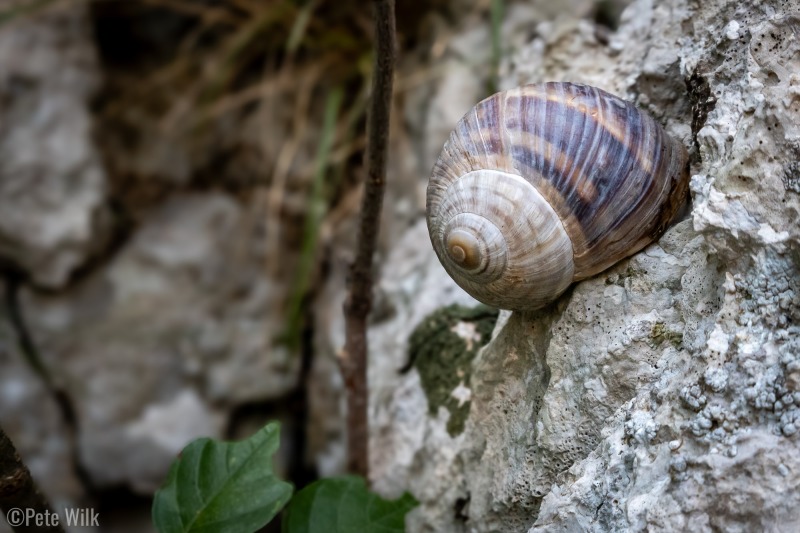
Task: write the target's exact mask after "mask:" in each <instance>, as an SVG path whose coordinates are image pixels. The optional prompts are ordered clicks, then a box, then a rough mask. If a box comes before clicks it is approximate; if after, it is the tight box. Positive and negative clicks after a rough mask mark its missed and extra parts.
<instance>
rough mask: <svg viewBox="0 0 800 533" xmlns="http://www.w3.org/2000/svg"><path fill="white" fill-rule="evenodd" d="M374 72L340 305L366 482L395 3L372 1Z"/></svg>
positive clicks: (352, 418) (353, 424)
mask: <svg viewBox="0 0 800 533" xmlns="http://www.w3.org/2000/svg"><path fill="white" fill-rule="evenodd" d="M372 5H373V17H374V23H375V44H376V50H375V69H374V71H373V79H372V99H371V102H370V107H369V113H368V116H367V139H368V140H367V156H366V160H367V178H366V182H365V184H364V196H363V197H362V202H361V219H360V224H359V231H358V245H357V246H358V248H357V250H356V258H355V261H354V262H353V264H352V266H351V269H350V280H349V289H350V290H349V294H348V297H347V300H346V301H345V304H344V313H345V347H344V351H343V352H342V353H341V356H340V361H339V364H340V366H341V369H342V376H343V377H344V383H345V387H346V389H347V438H348V461H347V462H348V467H349V470H350V471H351V472H353V473H354V474H358V475H361V476H364V477H365V478H367V477H368V473H369V472H368V466H369V455H368V451H369V450H368V438H369V433H368V424H367V420H368V417H367V408H368V388H367V316H368V315H369V311H370V308H371V307H372V259H373V256H374V254H375V248H376V244H377V240H378V231H379V228H380V213H381V207H382V204H383V193H384V190H385V188H386V157H387V144H388V139H389V118H390V110H391V102H392V77H393V75H394V63H395V54H396V51H395V18H394V0H373V2H372Z"/></svg>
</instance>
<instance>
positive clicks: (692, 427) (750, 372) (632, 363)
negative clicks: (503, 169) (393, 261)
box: [372, 0, 800, 532]
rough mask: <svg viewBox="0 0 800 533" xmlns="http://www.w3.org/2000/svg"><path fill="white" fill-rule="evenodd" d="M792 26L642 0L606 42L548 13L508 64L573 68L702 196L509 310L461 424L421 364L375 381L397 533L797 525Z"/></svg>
mask: <svg viewBox="0 0 800 533" xmlns="http://www.w3.org/2000/svg"><path fill="white" fill-rule="evenodd" d="M798 30H800V11H798V8H797V6H796V5H793V4H792V3H787V2H779V1H766V2H754V3H748V4H747V5H745V4H742V3H740V2H732V1H722V0H718V1H713V2H706V3H695V2H686V1H684V0H670V1H667V2H658V3H655V2H651V1H637V2H634V3H633V4H631V5H630V6H629V7H628V8H627V9H626V11H625V12H624V13H623V15H622V19H621V24H620V27H619V29H618V31H616V32H614V33H603V32H599V31H597V28H595V27H593V25H592V24H591V23H590V22H588V21H578V20H575V19H573V18H561V19H557V20H555V21H545V22H541V23H540V24H538V25H537V26H536V31H535V33H534V36H533V39H532V40H531V41H530V42H529V44H528V45H527V46H525V47H522V48H521V49H519V50H518V51H517V52H516V53H515V54H514V55H512V57H510V58H509V60H508V61H507V62H506V64H505V65H504V69H505V70H504V72H505V73H506V75H505V77H504V81H503V83H504V85H505V86H513V85H517V84H520V83H528V82H537V81H543V80H546V79H554V80H570V81H581V82H586V83H590V84H593V85H597V86H600V87H601V88H604V89H607V90H609V91H611V92H615V93H617V94H619V95H621V96H623V97H627V98H629V99H632V100H634V101H636V102H637V103H638V104H639V105H641V106H642V107H644V108H645V109H647V110H649V111H650V112H651V113H652V114H653V115H654V116H655V117H656V118H657V119H658V120H659V121H661V122H662V123H664V124H665V125H666V126H667V129H668V130H669V132H670V133H671V134H672V135H673V136H675V137H676V138H678V139H681V140H683V141H684V143H685V144H686V145H687V146H688V147H690V148H692V151H693V156H694V161H693V165H692V174H693V177H692V197H693V204H692V208H691V212H690V213H689V214H688V215H687V219H686V220H684V221H683V222H680V223H679V224H677V225H675V226H674V227H673V228H671V229H670V230H669V231H668V232H667V233H666V234H665V235H664V236H663V237H662V239H661V240H660V241H659V242H658V243H656V244H653V245H651V246H650V247H648V248H646V249H645V250H644V251H643V252H641V253H639V254H637V255H636V256H634V257H633V258H631V259H629V260H626V261H623V262H621V263H619V264H618V265H616V266H615V267H613V268H612V269H610V270H608V271H606V272H604V273H602V274H600V275H599V276H597V277H595V278H593V279H590V280H587V281H585V282H583V283H580V284H579V285H577V286H575V287H574V289H573V290H571V291H570V292H568V294H567V295H565V296H564V297H563V298H561V299H560V300H559V301H558V302H556V303H555V304H554V305H553V306H552V307H551V308H548V309H544V310H542V311H539V312H535V313H528V314H520V313H515V314H513V315H511V316H510V317H508V316H504V317H503V318H504V319H505V320H501V321H500V323H499V324H498V326H497V328H496V330H495V334H494V338H493V340H492V342H491V343H490V344H489V345H488V346H487V347H486V348H484V350H483V351H482V352H481V353H480V354H479V355H478V357H477V358H476V360H475V361H474V364H473V372H472V378H471V380H470V382H469V384H467V385H465V387H466V389H468V393H469V397H470V398H471V408H470V413H469V416H468V418H467V420H466V425H465V428H464V431H463V433H461V434H457V435H456V436H451V435H450V434H448V431H447V423H448V418H449V416H450V414H449V413H448V412H447V411H446V410H444V409H440V410H439V412H438V413H437V414H436V415H433V416H432V415H430V414H429V410H428V398H426V396H425V393H424V390H423V387H422V386H421V382H420V377H419V375H418V373H417V372H416V370H415V369H412V370H411V371H410V372H409V373H408V374H406V375H404V376H402V377H401V378H400V383H399V384H397V383H394V382H390V381H388V379H386V380H381V379H377V378H376V379H374V380H373V384H377V387H378V388H379V390H376V391H374V401H375V405H374V408H373V419H372V421H373V428H374V430H373V431H374V433H373V440H372V449H373V450H375V452H374V454H373V464H372V473H373V480H374V484H375V486H376V487H377V488H378V489H379V490H381V491H382V492H384V493H386V494H388V495H396V494H398V493H399V492H402V491H403V490H410V491H411V492H412V493H413V494H414V495H415V496H416V497H417V498H418V499H419V500H420V502H421V505H420V507H418V508H417V509H416V510H415V511H413V512H412V514H411V515H410V516H409V517H408V519H407V520H408V521H407V525H408V529H409V530H410V531H420V532H423V531H453V532H459V531H463V532H466V531H469V532H489V531H509V532H516V531H519V532H525V531H537V532H538V531H687V530H691V531H754V530H755V531H761V530H764V531H794V530H797V529H798V528H800V512H798V509H800V506H798V504H800V495H798V494H799V493H798V491H797V486H798V484H800V481H798V480H799V479H800V477H798V472H800V460H799V459H798V458H800V453H798V452H800V444H798V436H797V431H798V423H800V416H798V406H800V377H798V376H800V370H798V369H800V362H798V357H799V356H800V340H798V339H800V335H798V334H800V328H798V326H797V324H798V319H800V293H798V290H800V272H798V265H800V246H798V244H800V227H798V226H797V224H795V223H794V221H795V220H797V218H798V215H799V214H800V213H799V211H800V198H798V192H800V191H799V190H798V186H797V182H798V179H797V176H798V168H800V166H799V165H800V164H798V161H797V160H798V157H800V126H798V124H800V93H799V92H798V86H800V78H798V74H797V73H798V72H800V41H798V39H797V35H798ZM437 142H438V141H437V140H431V145H435V144H436V143H437ZM418 264H419V267H420V268H423V267H424V265H427V268H433V269H434V270H441V267H440V266H439V265H437V264H436V263H435V262H431V261H429V260H428V259H427V258H425V257H424V254H420V256H419V263H418ZM428 275H429V276H431V277H433V276H436V275H437V274H436V273H435V272H432V273H430V274H428ZM392 276H393V274H392V272H391V271H390V270H387V271H385V272H384V283H391V279H392ZM400 279H401V278H399V277H398V278H397V281H396V283H399V280H400ZM435 293H436V292H435V290H434V294H435ZM420 294H424V293H420ZM425 296H426V297H427V296H428V295H425ZM409 320H411V321H412V322H413V321H414V319H413V318H412V317H409V315H407V314H401V315H398V316H396V317H393V318H392V319H391V320H390V323H389V324H386V325H383V326H382V327H383V328H386V330H387V331H388V330H390V329H391V323H393V322H394V323H395V326H394V327H395V328H399V327H401V325H403V324H408V323H409ZM417 320H418V319H417ZM376 329H377V328H376ZM373 334H375V335H378V336H380V335H381V334H382V333H381V332H380V331H379V330H376V331H374V333H373ZM390 335H391V338H394V339H396V338H397V337H396V336H395V331H392V333H391V334H390ZM401 338H403V339H406V338H407V337H401ZM377 342H378V343H380V340H378V341H377ZM387 348H390V347H387ZM406 349H407V347H406V345H405V344H403V343H402V342H401V343H400V346H395V347H394V349H393V351H391V350H390V351H382V352H381V357H382V358H384V359H391V358H400V357H401V354H403V353H404V352H405V350H406ZM387 372H388V369H387ZM386 375H387V376H388V374H386ZM374 386H375V385H374ZM459 387H460V386H459ZM381 388H384V389H383V390H381ZM462 389H463V387H462ZM456 392H458V393H459V394H461V395H463V394H466V392H465V391H464V390H459V391H456V390H455V388H454V393H456Z"/></svg>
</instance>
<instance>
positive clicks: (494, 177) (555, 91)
mask: <svg viewBox="0 0 800 533" xmlns="http://www.w3.org/2000/svg"><path fill="white" fill-rule="evenodd" d="M688 174H689V169H688V156H687V153H686V149H685V148H684V147H683V146H682V145H681V144H680V143H678V142H677V141H675V140H673V139H671V138H670V137H668V136H667V134H666V133H665V132H664V130H663V129H662V128H661V126H660V125H659V124H657V123H656V122H655V121H654V120H653V119H652V118H651V117H650V116H649V115H647V114H645V113H643V112H641V111H639V110H638V109H636V107H635V106H634V105H633V104H631V103H629V102H626V101H624V100H621V99H620V98H617V97H616V96H613V95H611V94H609V93H607V92H605V91H602V90H600V89H597V88H594V87H589V86H587V85H580V84H576V83H546V84H541V85H527V86H524V87H519V88H516V89H511V90H509V91H505V92H501V93H497V94H495V95H493V96H490V97H489V98H487V99H485V100H483V101H481V102H480V103H478V105H476V106H475V107H474V108H473V109H472V110H471V111H470V112H469V113H467V114H466V115H465V116H464V118H462V119H461V120H460V121H459V122H458V124H457V125H456V128H455V130H454V131H453V132H452V133H451V134H450V138H449V139H448V141H447V143H446V144H445V145H444V149H443V150H442V153H441V155H440V156H439V160H438V161H437V163H436V165H435V166H434V169H433V176H432V177H431V180H430V183H429V184H428V193H427V221H428V231H429V232H430V236H431V241H432V242H433V248H434V250H435V251H436V254H437V255H438V257H439V260H440V261H441V263H442V265H443V266H444V268H445V269H446V270H447V272H448V273H449V274H450V276H451V277H452V278H453V279H454V280H455V281H456V282H457V283H458V284H459V285H460V286H461V288H463V289H464V290H465V291H467V292H468V293H470V294H471V295H472V296H473V297H474V298H476V299H477V300H480V301H481V302H484V303H485V304H488V305H491V306H494V307H497V308H500V309H512V310H529V309H537V308H540V307H543V306H544V305H546V304H548V303H549V302H551V301H553V300H554V299H555V298H557V297H558V296H559V295H560V294H561V293H562V292H564V291H565V290H566V289H567V287H568V286H569V285H570V284H571V283H572V282H574V281H578V280H581V279H584V278H588V277H590V276H593V275H595V274H597V273H599V272H601V271H603V270H605V269H606V268H608V267H610V266H611V265H613V264H614V263H616V262H617V261H619V260H621V259H623V258H625V257H627V256H629V255H631V254H633V253H635V252H637V251H639V250H641V249H642V248H643V247H645V246H646V245H647V244H649V243H651V242H652V241H654V240H655V239H656V238H658V236H659V235H661V233H663V231H664V230H665V229H666V228H667V225H668V224H669V222H670V220H671V219H672V218H673V216H674V215H675V213H676V211H678V209H679V208H680V207H681V206H682V205H683V204H684V202H685V201H686V194H687V187H688Z"/></svg>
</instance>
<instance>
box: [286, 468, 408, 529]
mask: <svg viewBox="0 0 800 533" xmlns="http://www.w3.org/2000/svg"><path fill="white" fill-rule="evenodd" d="M416 506H417V501H416V500H415V499H414V497H413V496H411V495H410V494H408V493H406V494H403V496H401V497H400V498H399V499H397V500H384V499H383V498H381V497H380V496H378V495H377V494H375V493H372V492H370V491H369V490H367V486H366V484H365V483H364V480H363V479H361V478H360V477H353V476H347V477H340V478H327V479H321V480H319V481H316V482H314V483H312V484H311V485H309V486H307V487H306V488H304V489H303V490H301V491H300V492H298V493H297V494H296V495H295V496H294V498H292V502H291V503H290V504H289V506H288V507H287V508H286V511H285V512H284V514H283V533H395V532H396V533H403V532H404V531H405V516H406V513H408V511H410V510H411V509H413V508H414V507H416Z"/></svg>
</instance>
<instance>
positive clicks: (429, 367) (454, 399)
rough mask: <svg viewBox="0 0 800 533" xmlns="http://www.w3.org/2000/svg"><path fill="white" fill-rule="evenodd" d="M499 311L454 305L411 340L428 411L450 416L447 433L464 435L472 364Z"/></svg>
mask: <svg viewBox="0 0 800 533" xmlns="http://www.w3.org/2000/svg"><path fill="white" fill-rule="evenodd" d="M497 314H498V311H497V310H495V309H492V308H490V307H487V306H485V305H480V306H477V307H472V308H469V307H465V306H462V305H458V304H453V305H450V306H447V307H444V308H442V309H438V310H437V311H435V312H434V313H432V314H431V315H430V316H428V317H427V318H426V319H425V320H423V321H422V323H421V324H420V325H419V326H417V328H416V329H415V330H414V332H413V333H412V334H411V338H410V339H409V348H408V351H409V357H410V360H411V361H412V362H413V365H414V366H415V367H416V369H417V371H418V372H419V375H420V381H421V383H422V388H423V389H424V390H425V396H426V397H427V398H428V409H429V412H430V414H431V415H436V413H437V412H438V410H439V408H440V407H444V408H445V409H447V410H448V411H449V412H450V418H449V420H448V421H447V432H448V433H449V434H450V435H451V436H455V435H458V434H460V433H461V432H462V431H464V423H465V421H466V418H467V416H468V415H469V407H470V403H471V400H470V399H471V396H472V393H471V391H470V389H469V382H470V376H471V375H472V361H473V359H474V358H475V355H476V354H477V353H478V350H479V349H480V348H482V347H483V346H484V345H485V344H486V343H487V342H489V339H490V337H491V335H492V330H493V329H494V325H495V322H497Z"/></svg>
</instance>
